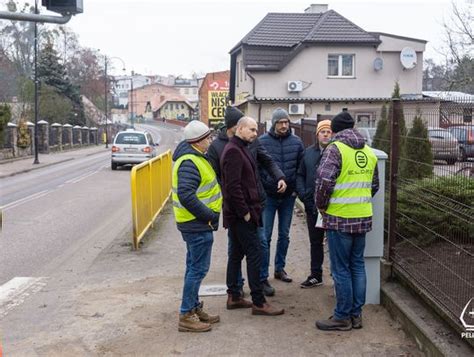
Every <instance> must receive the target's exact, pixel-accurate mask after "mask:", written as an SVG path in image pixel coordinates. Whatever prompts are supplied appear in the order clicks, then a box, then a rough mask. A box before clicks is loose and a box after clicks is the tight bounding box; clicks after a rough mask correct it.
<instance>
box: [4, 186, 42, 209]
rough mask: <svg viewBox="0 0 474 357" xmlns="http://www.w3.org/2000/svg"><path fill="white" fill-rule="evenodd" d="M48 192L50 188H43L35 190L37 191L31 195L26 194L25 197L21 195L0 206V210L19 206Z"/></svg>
mask: <svg viewBox="0 0 474 357" xmlns="http://www.w3.org/2000/svg"><path fill="white" fill-rule="evenodd" d="M49 192H51V190H44V191H41V192H37V193H35V194H32V195H30V196H27V197H23V198H22V199H19V200H16V201H13V202H10V203H9V204H7V205H5V206H2V207H0V210H2V211H6V210H7V209H10V208H13V207H16V206H19V205H21V204H23V203H26V202H29V201H32V200H34V199H37V198H40V197H43V196H45V195H47V194H48V193H49Z"/></svg>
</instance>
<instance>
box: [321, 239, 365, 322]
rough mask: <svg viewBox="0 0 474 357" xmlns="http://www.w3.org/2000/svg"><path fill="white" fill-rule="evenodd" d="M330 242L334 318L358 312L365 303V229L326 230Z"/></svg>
mask: <svg viewBox="0 0 474 357" xmlns="http://www.w3.org/2000/svg"><path fill="white" fill-rule="evenodd" d="M326 234H327V237H328V244H329V258H330V261H331V273H332V278H333V280H334V286H335V288H336V308H335V309H334V318H336V319H339V320H345V319H349V318H350V317H351V316H359V315H360V314H361V313H362V306H364V304H365V290H366V286H367V278H366V275H365V264H364V248H365V233H344V232H339V231H334V230H328V231H326Z"/></svg>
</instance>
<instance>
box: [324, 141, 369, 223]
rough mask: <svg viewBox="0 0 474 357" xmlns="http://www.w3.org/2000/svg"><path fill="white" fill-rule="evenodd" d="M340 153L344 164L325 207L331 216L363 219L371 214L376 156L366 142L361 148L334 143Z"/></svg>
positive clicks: (338, 142)
mask: <svg viewBox="0 0 474 357" xmlns="http://www.w3.org/2000/svg"><path fill="white" fill-rule="evenodd" d="M332 145H336V146H337V148H338V149H339V152H340V153H341V158H342V167H341V173H340V174H339V177H338V178H337V179H336V185H335V186H334V191H333V193H332V195H331V198H330V199H329V205H328V208H327V210H326V212H327V213H328V214H330V215H331V216H336V217H342V218H364V217H371V216H372V179H373V177H374V171H375V167H376V165H377V157H376V156H375V154H374V153H373V151H372V149H371V148H370V147H368V146H367V145H365V146H364V147H363V148H362V149H354V148H351V147H350V146H348V145H346V144H343V143H341V142H340V141H336V142H334V143H333V144H332Z"/></svg>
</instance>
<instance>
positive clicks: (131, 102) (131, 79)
mask: <svg viewBox="0 0 474 357" xmlns="http://www.w3.org/2000/svg"><path fill="white" fill-rule="evenodd" d="M130 111H131V117H130V123H131V124H132V128H134V129H135V126H134V122H133V119H134V117H133V116H134V115H133V72H132V77H131V78H130Z"/></svg>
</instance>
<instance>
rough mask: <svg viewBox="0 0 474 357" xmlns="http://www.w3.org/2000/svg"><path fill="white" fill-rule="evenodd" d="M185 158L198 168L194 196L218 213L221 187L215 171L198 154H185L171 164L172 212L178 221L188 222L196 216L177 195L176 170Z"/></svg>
mask: <svg viewBox="0 0 474 357" xmlns="http://www.w3.org/2000/svg"><path fill="white" fill-rule="evenodd" d="M185 160H191V161H192V162H193V163H194V165H196V167H197V169H198V170H199V175H200V176H201V182H200V183H199V187H198V188H197V190H196V196H197V198H198V200H199V201H201V203H203V204H204V205H205V206H206V207H208V208H209V209H211V210H213V211H214V212H217V213H219V212H220V211H221V206H222V195H221V188H220V186H219V183H218V182H217V178H216V173H215V172H214V169H213V168H212V166H211V164H209V162H208V161H207V160H206V159H205V158H203V157H201V156H198V155H193V154H186V155H183V156H181V157H180V158H179V159H178V160H176V162H175V164H174V166H173V179H172V197H173V212H174V216H175V219H176V222H178V223H184V222H189V221H192V220H194V219H196V217H195V216H194V215H193V214H192V213H191V212H189V211H188V210H187V209H186V208H185V207H184V206H183V205H182V204H181V202H180V201H179V197H178V180H179V177H178V170H179V166H180V165H181V163H182V162H183V161H185Z"/></svg>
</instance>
